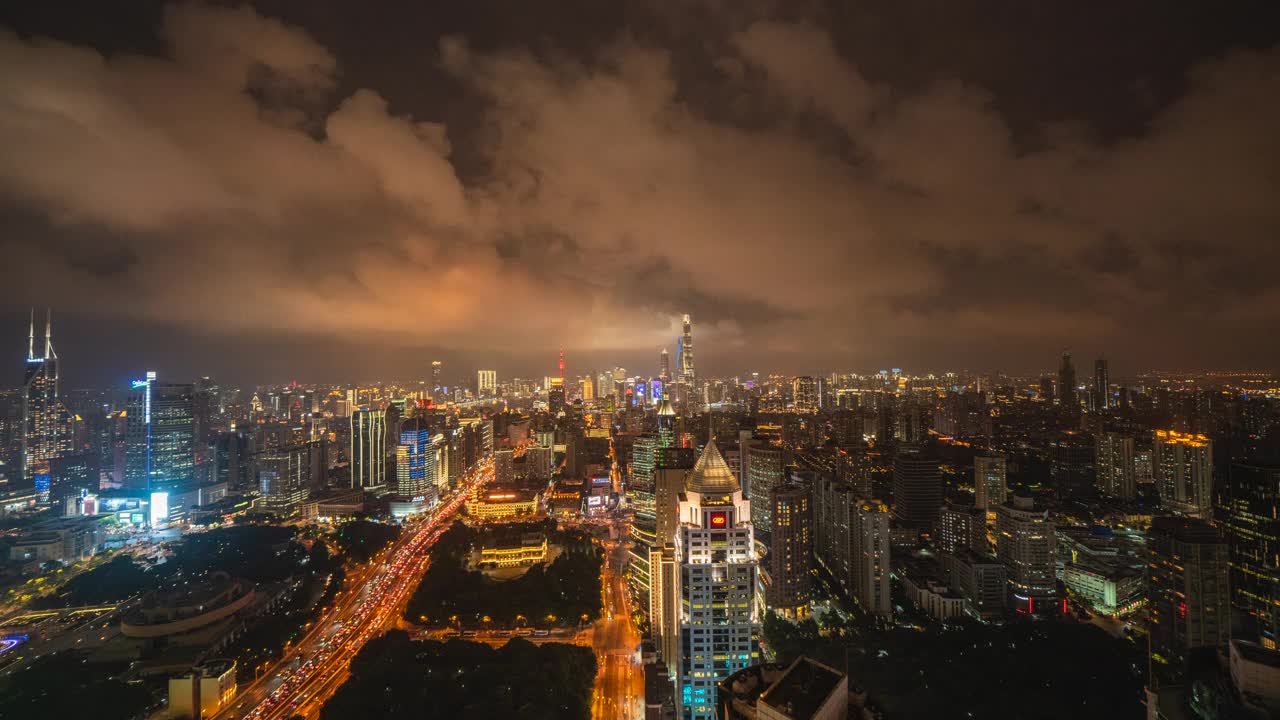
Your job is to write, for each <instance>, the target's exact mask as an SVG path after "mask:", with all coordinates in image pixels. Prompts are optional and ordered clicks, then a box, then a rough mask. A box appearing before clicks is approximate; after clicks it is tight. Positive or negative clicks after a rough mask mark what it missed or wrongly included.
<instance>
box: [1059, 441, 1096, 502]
mask: <svg viewBox="0 0 1280 720" xmlns="http://www.w3.org/2000/svg"><path fill="white" fill-rule="evenodd" d="M1096 452H1097V450H1096V448H1095V447H1094V439H1093V436H1092V435H1089V434H1087V433H1083V432H1079V431H1076V430H1068V431H1066V432H1063V433H1059V434H1058V436H1057V437H1055V438H1054V439H1053V440H1051V441H1049V482H1050V484H1051V485H1053V489H1054V492H1056V493H1057V494H1058V497H1062V498H1078V497H1085V496H1087V495H1089V494H1090V493H1091V492H1093V489H1094V470H1095V462H1096Z"/></svg>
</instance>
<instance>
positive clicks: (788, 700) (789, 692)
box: [757, 657, 844, 720]
mask: <svg viewBox="0 0 1280 720" xmlns="http://www.w3.org/2000/svg"><path fill="white" fill-rule="evenodd" d="M842 680H844V674H843V673H840V672H837V671H836V670H834V669H832V668H829V667H827V666H826V665H823V664H822V663H820V662H818V661H817V660H811V659H809V658H806V657H800V658H796V661H795V662H793V663H791V667H789V668H787V670H786V671H785V672H784V673H783V674H782V677H780V678H778V680H777V681H775V682H774V683H773V685H771V686H770V687H769V689H767V690H765V691H764V692H763V693H761V694H760V698H759V700H758V701H757V702H758V703H764V704H767V705H768V706H770V707H773V708H776V709H778V710H779V711H781V712H783V713H785V714H786V715H788V716H789V717H792V718H797V719H798V720H804V719H807V718H811V717H813V716H814V715H815V714H816V713H817V711H818V708H820V707H822V705H823V704H824V703H826V702H827V700H828V698H830V697H831V695H832V693H834V692H836V691H837V690H838V689H839V688H840V683H841V681H842Z"/></svg>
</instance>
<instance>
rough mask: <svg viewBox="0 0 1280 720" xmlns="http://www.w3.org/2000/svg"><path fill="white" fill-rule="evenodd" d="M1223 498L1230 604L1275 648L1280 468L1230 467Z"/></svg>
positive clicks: (1279, 630) (1279, 604) (1279, 605)
mask: <svg viewBox="0 0 1280 720" xmlns="http://www.w3.org/2000/svg"><path fill="white" fill-rule="evenodd" d="M1225 495H1226V497H1225V500H1224V502H1225V505H1226V507H1225V518H1224V522H1223V528H1224V530H1225V533H1226V537H1227V545H1228V549H1229V551H1230V562H1231V604H1232V605H1233V606H1234V607H1236V608H1237V609H1239V610H1240V611H1242V612H1244V613H1246V614H1247V615H1248V616H1249V617H1250V618H1252V621H1253V626H1254V627H1253V628H1250V629H1252V630H1256V634H1257V637H1258V641H1259V643H1260V644H1261V645H1262V646H1263V647H1267V648H1272V649H1274V648H1275V647H1276V644H1277V634H1280V464H1277V463H1265V464H1264V463H1256V462H1255V463H1234V464H1232V465H1231V472H1230V474H1229V475H1228V477H1227V487H1226V493H1225ZM1236 637H1237V638H1239V637H1240V635H1239V634H1237V635H1236ZM1244 639H1248V638H1244Z"/></svg>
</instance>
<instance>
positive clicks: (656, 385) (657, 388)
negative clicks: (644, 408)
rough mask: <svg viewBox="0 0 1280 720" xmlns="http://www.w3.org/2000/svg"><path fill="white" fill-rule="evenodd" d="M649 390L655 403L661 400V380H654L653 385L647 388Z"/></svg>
mask: <svg viewBox="0 0 1280 720" xmlns="http://www.w3.org/2000/svg"><path fill="white" fill-rule="evenodd" d="M649 390H650V391H651V392H652V393H653V399H654V400H655V401H657V400H661V399H662V381H661V380H654V381H653V384H652V385H650V386H649Z"/></svg>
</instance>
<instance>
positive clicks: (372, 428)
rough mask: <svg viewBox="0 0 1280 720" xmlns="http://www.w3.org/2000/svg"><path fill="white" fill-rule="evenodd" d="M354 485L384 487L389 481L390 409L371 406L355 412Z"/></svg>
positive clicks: (350, 456)
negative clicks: (388, 437)
mask: <svg viewBox="0 0 1280 720" xmlns="http://www.w3.org/2000/svg"><path fill="white" fill-rule="evenodd" d="M348 459H349V461H350V463H351V487H353V488H360V489H371V488H380V487H382V486H383V485H385V484H386V482H387V411H386V410H375V409H373V408H369V407H362V408H358V409H356V410H355V411H353V412H352V413H351V454H350V455H348Z"/></svg>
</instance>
